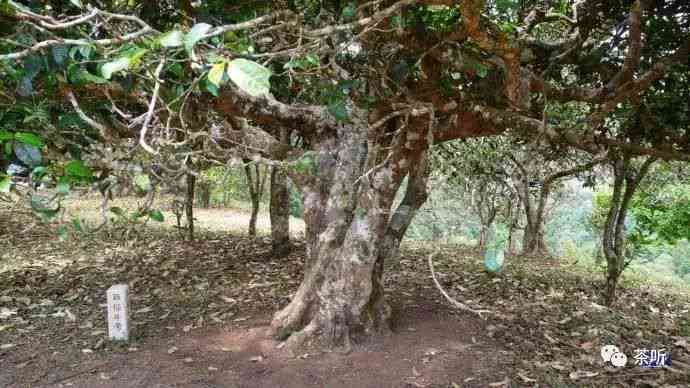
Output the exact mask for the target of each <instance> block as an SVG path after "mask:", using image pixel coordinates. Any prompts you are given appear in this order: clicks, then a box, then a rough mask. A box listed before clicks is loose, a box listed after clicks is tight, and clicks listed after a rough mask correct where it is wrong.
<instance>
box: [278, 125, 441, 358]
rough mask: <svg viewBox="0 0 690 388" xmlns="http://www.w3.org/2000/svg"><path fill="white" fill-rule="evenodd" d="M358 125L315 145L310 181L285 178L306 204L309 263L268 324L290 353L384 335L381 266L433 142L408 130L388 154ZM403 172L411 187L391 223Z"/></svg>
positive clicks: (416, 192) (408, 215) (414, 203)
mask: <svg viewBox="0 0 690 388" xmlns="http://www.w3.org/2000/svg"><path fill="white" fill-rule="evenodd" d="M363 121H364V120H362V121H360V124H359V125H356V124H348V125H341V126H339V127H338V128H337V133H336V134H334V135H331V136H324V137H321V138H319V139H316V140H317V142H313V143H312V146H313V148H314V153H315V155H316V156H315V157H314V159H315V160H314V164H313V166H309V170H310V171H309V172H310V173H309V174H308V175H305V174H304V171H294V170H291V172H290V174H291V177H292V178H293V181H294V182H295V183H296V184H297V185H298V187H299V188H300V190H301V191H302V195H303V198H304V207H305V212H304V214H305V217H304V219H305V223H306V226H307V255H308V257H307V263H306V265H305V275H304V280H303V282H302V284H301V286H300V287H299V289H298V290H297V292H296V294H295V295H294V297H293V298H292V301H291V302H290V304H288V305H287V306H286V307H285V308H284V309H283V310H281V311H279V312H278V313H277V314H276V315H275V316H274V318H273V321H272V323H271V326H272V329H273V332H274V334H275V336H276V337H277V338H288V337H289V339H288V343H289V347H294V346H297V345H299V344H301V343H302V342H303V341H304V340H306V339H309V338H312V337H314V336H315V335H316V333H319V334H320V335H319V338H321V339H325V340H327V341H328V342H330V343H332V344H336V345H341V346H344V347H345V348H346V349H347V348H349V346H350V344H351V340H352V339H353V337H356V336H357V335H361V334H371V333H374V332H379V331H387V330H388V329H389V318H390V315H391V308H390V306H389V305H388V303H387V302H386V300H385V298H384V292H383V285H382V276H383V264H384V260H385V259H386V257H387V256H390V255H391V254H392V253H393V252H394V251H395V250H397V247H398V244H399V243H400V239H401V238H402V235H403V234H404V230H405V229H406V228H407V225H409V222H410V221H411V219H412V216H413V213H414V211H416V210H414V209H417V208H419V206H421V203H423V200H422V201H420V199H421V198H423V197H424V194H422V193H423V192H425V190H421V188H422V186H425V185H423V184H422V182H424V179H425V178H424V177H425V175H426V169H425V167H422V166H419V163H418V162H419V161H420V160H421V159H422V158H424V157H425V156H421V154H420V151H421V152H423V150H425V149H426V148H427V147H428V144H431V141H430V139H429V138H428V137H427V136H426V134H427V131H426V130H425V131H423V133H422V135H420V134H418V133H414V134H413V133H412V130H409V132H410V133H406V132H403V133H402V134H401V135H400V138H399V139H397V140H393V144H392V145H391V148H392V149H393V151H392V153H391V154H388V152H387V151H386V152H382V151H381V149H382V147H380V146H379V145H377V144H375V143H374V142H372V141H371V139H370V138H368V134H369V133H370V132H369V131H368V126H367V125H366V124H363V123H362V122H363ZM355 122H357V121H355ZM419 143H422V144H423V145H421V146H420V144H419ZM389 145H390V144H389ZM415 162H416V167H415V168H412V165H413V163H415ZM300 166H301V167H300V169H304V164H303V163H300ZM410 170H412V171H410ZM408 173H410V176H411V179H412V181H413V182H412V185H410V186H409V191H408V194H409V195H408V196H407V197H408V199H407V201H405V200H403V202H404V204H401V206H399V207H398V209H397V210H396V212H395V214H393V216H392V217H391V216H390V214H391V208H392V206H393V202H394V199H395V194H396V192H397V191H398V188H399V187H400V185H401V183H402V180H403V178H404V176H405V175H406V174H408ZM405 207H410V208H409V209H405Z"/></svg>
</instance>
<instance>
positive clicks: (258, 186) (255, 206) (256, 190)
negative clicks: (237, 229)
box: [244, 163, 266, 236]
mask: <svg viewBox="0 0 690 388" xmlns="http://www.w3.org/2000/svg"><path fill="white" fill-rule="evenodd" d="M244 172H245V174H246V176H247V185H248V186H249V197H250V198H251V201H252V214H251V218H250V219H249V235H250V236H256V221H257V219H258V216H259V210H260V209H259V208H260V206H261V195H262V194H263V191H264V182H265V180H266V177H265V174H264V176H263V177H262V174H261V167H260V166H259V165H258V164H254V172H253V174H254V176H252V168H251V166H250V165H249V163H245V165H244Z"/></svg>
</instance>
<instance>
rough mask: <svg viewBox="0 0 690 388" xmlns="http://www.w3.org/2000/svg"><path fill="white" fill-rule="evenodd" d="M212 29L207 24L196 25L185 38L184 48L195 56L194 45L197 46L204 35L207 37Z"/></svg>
mask: <svg viewBox="0 0 690 388" xmlns="http://www.w3.org/2000/svg"><path fill="white" fill-rule="evenodd" d="M211 27H212V26H211V25H210V24H207V23H198V24H195V25H194V27H192V29H191V30H189V32H188V33H187V35H186V36H185V37H184V48H185V50H187V52H188V53H189V54H190V55H193V50H194V45H196V43H197V42H198V41H200V40H201V38H202V37H203V36H204V35H206V33H207V32H208V30H210V29H211Z"/></svg>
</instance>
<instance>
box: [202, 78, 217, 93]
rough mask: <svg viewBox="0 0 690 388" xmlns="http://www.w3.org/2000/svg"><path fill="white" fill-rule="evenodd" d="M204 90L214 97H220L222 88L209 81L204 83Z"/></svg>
mask: <svg viewBox="0 0 690 388" xmlns="http://www.w3.org/2000/svg"><path fill="white" fill-rule="evenodd" d="M202 83H203V86H204V89H206V91H208V92H209V93H211V94H213V96H214V97H218V96H220V88H219V87H218V86H216V85H214V84H212V83H211V81H209V80H208V79H206V80H203V81H202Z"/></svg>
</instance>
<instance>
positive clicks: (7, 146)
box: [5, 141, 14, 157]
mask: <svg viewBox="0 0 690 388" xmlns="http://www.w3.org/2000/svg"><path fill="white" fill-rule="evenodd" d="M13 145H14V142H13V141H8V142H7V143H5V155H7V156H8V157H10V156H12V146H13Z"/></svg>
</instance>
